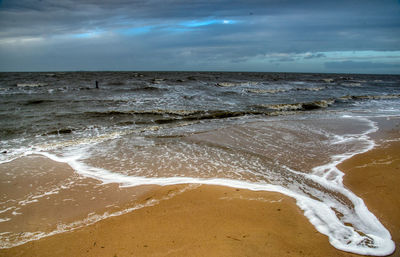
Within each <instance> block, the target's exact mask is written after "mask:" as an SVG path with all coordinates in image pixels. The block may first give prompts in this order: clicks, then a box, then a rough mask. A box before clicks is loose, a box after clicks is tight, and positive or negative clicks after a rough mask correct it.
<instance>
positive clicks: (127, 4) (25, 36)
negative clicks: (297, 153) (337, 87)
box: [0, 0, 400, 74]
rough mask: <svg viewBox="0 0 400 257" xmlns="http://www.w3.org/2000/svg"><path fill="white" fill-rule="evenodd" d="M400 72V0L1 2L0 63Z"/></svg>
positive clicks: (13, 66) (7, 66) (10, 66)
mask: <svg viewBox="0 0 400 257" xmlns="http://www.w3.org/2000/svg"><path fill="white" fill-rule="evenodd" d="M78 70H88V71H91V70H135V71H143V70H165V71H171V70H176V71H183V70H184V71H260V72H322V73H377V74H400V0H334V1H325V0H247V1H236V0H230V1H228V0H214V1H205V0H191V1H189V0H186V1H184V0H0V71H78Z"/></svg>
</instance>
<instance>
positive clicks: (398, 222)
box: [338, 118, 400, 256]
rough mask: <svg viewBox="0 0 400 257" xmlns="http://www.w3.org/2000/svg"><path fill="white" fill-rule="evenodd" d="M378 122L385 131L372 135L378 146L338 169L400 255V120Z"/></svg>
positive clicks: (347, 185)
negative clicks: (389, 235)
mask: <svg viewBox="0 0 400 257" xmlns="http://www.w3.org/2000/svg"><path fill="white" fill-rule="evenodd" d="M378 121H379V124H380V126H381V130H380V131H378V132H377V133H375V134H373V135H371V136H372V138H374V139H375V140H376V142H377V143H378V146H377V147H375V148H374V149H373V150H371V151H369V152H367V153H364V154H360V155H356V156H354V157H353V158H351V159H349V160H347V161H345V162H343V163H342V164H341V165H339V166H338V168H339V169H341V170H343V171H344V172H345V173H346V175H345V176H344V179H343V182H344V184H345V186H346V187H348V188H350V189H351V190H352V191H353V192H354V193H355V194H356V195H358V196H359V197H361V198H362V199H363V200H364V202H365V204H366V206H367V207H368V209H369V210H370V211H371V212H372V213H373V214H374V215H375V216H376V217H377V218H378V219H379V220H380V222H381V223H382V224H383V225H384V226H385V227H386V228H387V229H388V230H389V231H390V234H391V235H392V239H393V241H394V242H395V244H396V251H395V253H394V254H392V256H400V140H399V139H400V119H398V118H391V119H380V120H378ZM396 139H397V140H396ZM392 140H394V141H392Z"/></svg>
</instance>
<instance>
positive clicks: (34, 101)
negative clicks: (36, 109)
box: [24, 99, 54, 105]
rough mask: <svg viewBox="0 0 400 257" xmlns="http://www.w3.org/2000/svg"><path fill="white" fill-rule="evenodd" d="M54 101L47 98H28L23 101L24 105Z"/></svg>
mask: <svg viewBox="0 0 400 257" xmlns="http://www.w3.org/2000/svg"><path fill="white" fill-rule="evenodd" d="M52 102H54V101H53V100H47V99H36V100H29V101H26V102H25V103H24V105H37V104H43V103H52Z"/></svg>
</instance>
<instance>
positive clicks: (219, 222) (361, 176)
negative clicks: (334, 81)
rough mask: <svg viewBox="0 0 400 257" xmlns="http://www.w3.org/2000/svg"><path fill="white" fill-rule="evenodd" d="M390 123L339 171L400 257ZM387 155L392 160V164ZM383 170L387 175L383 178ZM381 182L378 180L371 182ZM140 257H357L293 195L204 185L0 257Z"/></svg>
mask: <svg viewBox="0 0 400 257" xmlns="http://www.w3.org/2000/svg"><path fill="white" fill-rule="evenodd" d="M382 121H383V122H384V120H383V119H382V120H380V122H382ZM396 122H397V123H396ZM388 123H390V122H388ZM391 123H392V124H391V125H390V124H389V125H388V126H387V127H385V126H383V129H382V130H380V131H378V132H375V133H373V134H372V135H371V136H372V137H376V138H374V139H375V140H377V141H378V145H377V146H375V147H374V148H373V149H372V150H370V151H368V152H365V153H362V154H358V155H355V156H353V157H351V158H350V159H348V160H345V161H344V162H342V163H341V164H339V165H338V168H339V169H340V170H342V171H343V172H344V173H345V176H344V185H345V186H346V187H347V188H349V189H350V190H351V191H352V192H354V193H355V194H356V195H357V196H359V197H361V198H362V199H363V200H364V202H365V204H366V206H367V207H368V208H369V210H370V211H371V212H372V213H373V214H374V215H375V216H376V217H377V218H378V219H379V220H380V222H382V224H383V225H384V226H385V227H386V228H387V229H388V230H389V231H390V233H391V235H392V239H393V241H394V242H395V244H396V248H397V249H396V251H395V252H394V253H393V254H392V255H390V256H399V250H398V249H399V242H400V224H399V221H397V220H396V217H399V215H400V214H399V211H397V210H394V209H393V206H400V203H399V200H398V199H396V196H397V195H398V194H397V192H399V190H396V188H397V187H396V186H397V183H396V182H400V180H399V178H400V174H399V172H398V169H399V160H398V159H397V158H396V156H400V154H399V150H397V149H400V141H393V142H385V141H384V140H383V141H382V143H379V140H380V138H386V137H389V138H393V137H394V136H397V138H400V137H398V134H399V132H400V129H399V125H398V124H399V120H396V121H395V122H391ZM380 124H381V123H380ZM393 124H395V125H393ZM383 125H385V124H383ZM391 133H395V134H393V135H392V134H391ZM388 156H394V157H393V158H392V161H390V160H388V158H387V157H388ZM389 161H390V162H389ZM383 171H384V172H385V176H379V175H380V174H381V173H382V172H383ZM389 175H390V176H389ZM377 176H378V177H380V180H375V179H369V178H373V177H377ZM382 185H383V187H382ZM186 186H187V185H185V184H184V185H172V186H163V187H158V188H155V189H153V190H152V191H151V192H149V193H148V195H147V194H146V195H145V196H144V197H143V199H144V200H149V199H159V198H163V197H165V196H168V195H169V194H171V193H173V192H175V193H176V192H178V191H180V190H182V189H184V188H185V187H186ZM399 193H400V192H399ZM388 196H390V197H388ZM149 197H150V198H149ZM143 199H142V200H143ZM382 199H383V200H382ZM396 211H397V212H396ZM93 240H94V241H93ZM50 253H51V254H50ZM46 254H48V255H46ZM137 255H138V256H182V255H189V256H204V255H207V256H359V255H356V254H351V253H348V252H343V251H340V250H337V249H335V248H334V247H333V246H331V245H330V244H329V241H328V237H327V236H325V235H323V234H320V233H319V232H317V230H316V229H315V228H314V227H313V226H312V225H311V223H310V222H309V220H308V219H307V218H306V217H305V216H304V213H303V211H301V210H300V208H299V207H298V206H297V205H296V203H295V200H294V199H292V198H290V197H288V196H285V195H283V194H280V193H273V192H265V191H264V192H261V191H250V190H245V189H235V188H230V187H225V186H212V185H200V186H197V187H195V188H191V189H190V190H186V191H185V192H183V193H180V194H176V195H175V196H174V197H172V198H168V199H166V200H162V201H160V202H159V203H158V204H156V205H153V206H148V207H143V208H140V209H137V210H135V211H133V212H130V213H127V214H123V215H121V216H117V217H109V218H107V219H104V220H101V221H99V222H96V223H95V224H92V225H89V226H86V227H83V228H79V229H76V230H74V231H71V232H64V233H61V234H57V235H54V236H50V237H45V238H42V239H40V240H37V241H31V242H28V243H26V244H24V245H20V246H17V247H13V248H9V249H1V250H0V256H137Z"/></svg>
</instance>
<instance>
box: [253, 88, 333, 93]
mask: <svg viewBox="0 0 400 257" xmlns="http://www.w3.org/2000/svg"><path fill="white" fill-rule="evenodd" d="M324 89H326V87H296V88H291V89H281V88H276V89H258V88H254V89H247V90H246V91H247V92H249V93H255V94H277V93H284V92H290V91H314V92H317V91H321V90H324Z"/></svg>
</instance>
